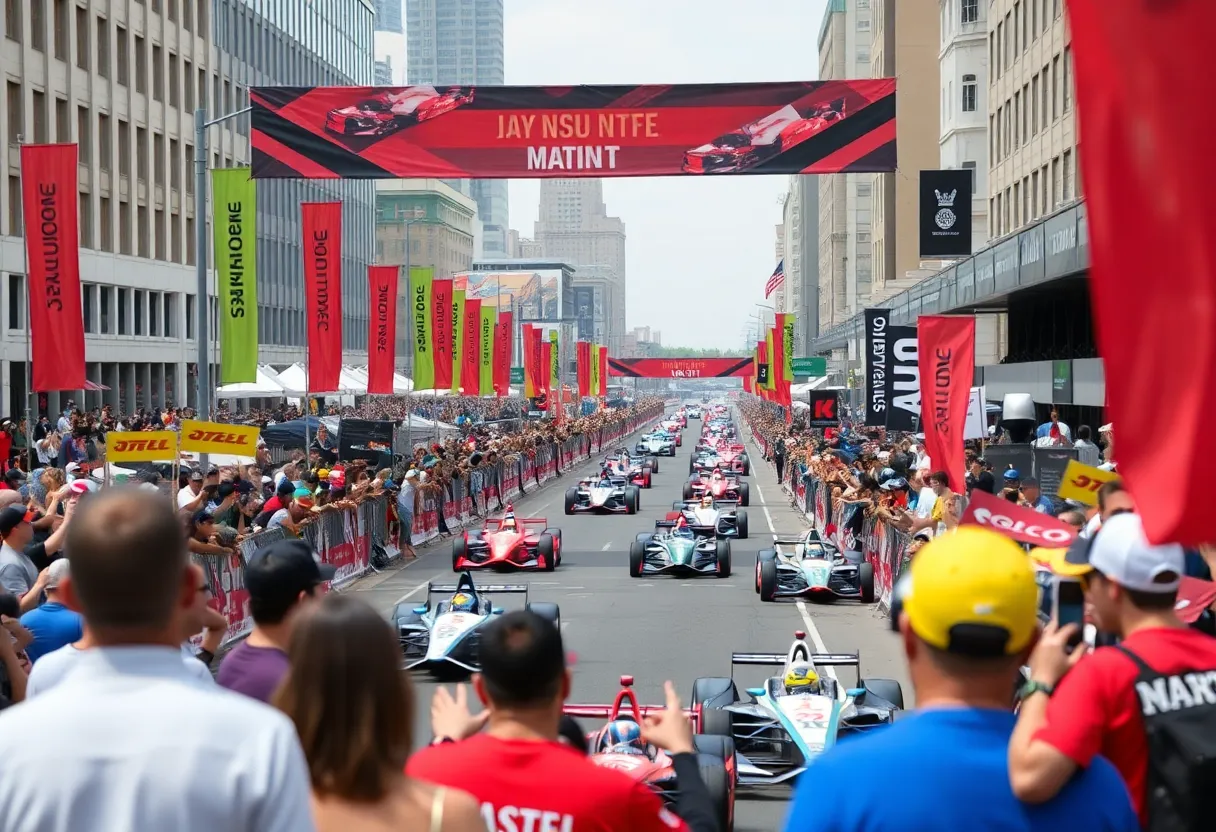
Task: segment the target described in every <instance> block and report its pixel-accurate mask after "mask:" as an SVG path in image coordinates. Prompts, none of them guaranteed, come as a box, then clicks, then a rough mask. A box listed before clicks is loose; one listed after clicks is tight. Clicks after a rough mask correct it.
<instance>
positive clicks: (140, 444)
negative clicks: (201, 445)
mask: <svg viewBox="0 0 1216 832" xmlns="http://www.w3.org/2000/svg"><path fill="white" fill-rule="evenodd" d="M176 458H177V434H176V433H174V432H173V431H171V430H155V431H125V432H122V433H119V432H118V431H110V432H109V433H107V434H106V462H169V461H171V460H174V459H176Z"/></svg>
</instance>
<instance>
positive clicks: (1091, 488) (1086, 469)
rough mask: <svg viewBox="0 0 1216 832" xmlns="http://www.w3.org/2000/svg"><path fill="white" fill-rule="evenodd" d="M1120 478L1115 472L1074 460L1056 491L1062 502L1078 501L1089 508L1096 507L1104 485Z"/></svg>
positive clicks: (1065, 471) (1066, 469) (1071, 461)
mask: <svg viewBox="0 0 1216 832" xmlns="http://www.w3.org/2000/svg"><path fill="white" fill-rule="evenodd" d="M1118 478H1119V475H1118V474H1116V473H1115V472H1114V471H1103V470H1102V469H1101V468H1095V467H1093V466H1092V465H1086V464H1085V463H1084V462H1078V461H1077V460H1075V459H1073V460H1070V461H1069V463H1068V467H1067V468H1065V469H1064V476H1063V477H1061V478H1060V488H1059V490H1058V491H1056V495H1057V496H1059V498H1060V499H1061V500H1076V501H1077V502H1078V503H1083V504H1084V505H1087V506H1096V505H1097V504H1098V489H1099V488H1101V487H1102V484H1103V483H1107V482H1110V481H1111V480H1115V479H1118Z"/></svg>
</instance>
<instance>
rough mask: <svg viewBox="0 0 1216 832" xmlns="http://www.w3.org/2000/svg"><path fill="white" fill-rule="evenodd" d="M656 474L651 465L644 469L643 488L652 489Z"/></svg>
mask: <svg viewBox="0 0 1216 832" xmlns="http://www.w3.org/2000/svg"><path fill="white" fill-rule="evenodd" d="M653 473H654V469H653V468H651V467H650V466H649V465H646V466H643V467H642V488H650V480H651V477H652V475H653Z"/></svg>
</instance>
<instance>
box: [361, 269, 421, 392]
mask: <svg viewBox="0 0 1216 832" xmlns="http://www.w3.org/2000/svg"><path fill="white" fill-rule="evenodd" d="M399 272H400V266H368V267H367V280H368V284H369V286H370V289H371V316H370V317H369V329H370V332H368V335H367V392H368V394H369V395H385V396H391V395H392V394H393V392H394V391H393V374H394V372H395V369H394V365H395V364H396V363H397V275H398V273H399ZM415 386H417V376H415Z"/></svg>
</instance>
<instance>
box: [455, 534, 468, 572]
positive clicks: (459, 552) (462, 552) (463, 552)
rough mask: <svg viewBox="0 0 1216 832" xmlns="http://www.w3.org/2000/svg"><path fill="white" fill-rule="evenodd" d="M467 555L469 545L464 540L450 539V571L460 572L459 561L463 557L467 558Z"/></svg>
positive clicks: (459, 538) (460, 538)
mask: <svg viewBox="0 0 1216 832" xmlns="http://www.w3.org/2000/svg"><path fill="white" fill-rule="evenodd" d="M468 554H469V544H468V543H467V542H466V541H465V539H464V538H463V537H457V538H453V539H452V571H453V572H459V571H460V559H461V558H464V557H468Z"/></svg>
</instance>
